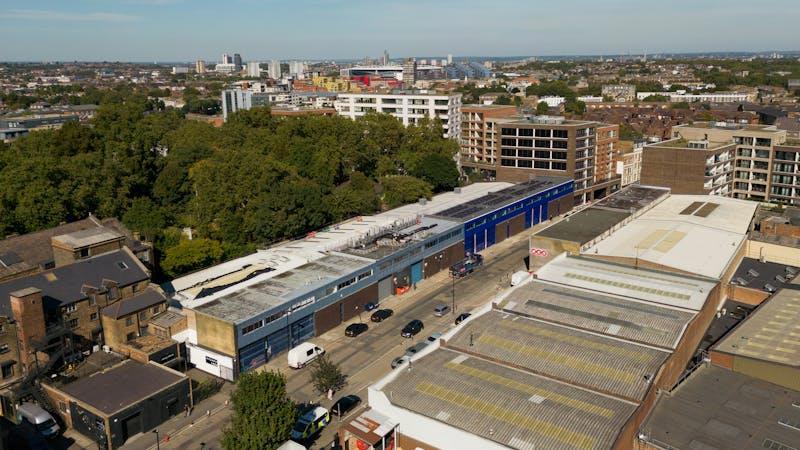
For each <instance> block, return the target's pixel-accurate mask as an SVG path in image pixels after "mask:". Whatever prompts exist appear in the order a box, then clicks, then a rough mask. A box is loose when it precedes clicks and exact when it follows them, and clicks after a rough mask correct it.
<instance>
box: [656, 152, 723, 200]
mask: <svg viewBox="0 0 800 450" xmlns="http://www.w3.org/2000/svg"><path fill="white" fill-rule="evenodd" d="M735 152H736V145H734V144H733V143H732V142H731V143H728V144H724V143H720V142H710V141H708V140H692V141H687V140H686V139H671V140H669V141H664V142H660V143H658V144H653V145H648V146H647V147H645V149H644V154H643V157H642V174H641V182H642V184H645V185H649V186H664V187H668V188H670V189H671V190H672V192H673V193H674V194H711V195H730V194H731V192H732V191H733V166H734V155H735Z"/></svg>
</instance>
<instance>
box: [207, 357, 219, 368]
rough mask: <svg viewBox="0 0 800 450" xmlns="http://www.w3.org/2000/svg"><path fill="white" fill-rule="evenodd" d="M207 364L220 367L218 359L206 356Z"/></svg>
mask: <svg viewBox="0 0 800 450" xmlns="http://www.w3.org/2000/svg"><path fill="white" fill-rule="evenodd" d="M206 364H208V365H210V366H214V367H217V365H219V362H217V360H216V359H214V358H212V357H210V356H206Z"/></svg>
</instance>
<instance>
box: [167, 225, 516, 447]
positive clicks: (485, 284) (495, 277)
mask: <svg viewBox="0 0 800 450" xmlns="http://www.w3.org/2000/svg"><path fill="white" fill-rule="evenodd" d="M528 234H529V233H521V234H520V235H517V236H515V237H513V238H511V239H509V240H507V241H505V242H502V243H500V244H498V245H495V246H493V247H491V248H489V249H487V250H486V251H484V252H481V253H482V254H483V255H484V266H483V267H481V268H480V269H478V270H477V271H475V272H474V273H472V274H471V275H469V276H468V277H466V278H463V279H459V280H457V281H456V282H455V306H456V307H455V310H454V311H452V312H451V313H450V314H447V315H445V316H443V317H435V316H434V315H433V309H434V307H435V306H436V305H438V304H440V303H445V304H447V305H450V306H451V307H452V302H453V283H452V279H451V278H449V276H448V274H447V273H446V271H443V272H441V273H439V274H437V275H435V276H434V277H432V278H429V279H427V280H425V281H424V282H423V283H420V284H419V285H418V289H417V290H412V291H410V292H408V293H406V294H405V295H402V296H400V297H390V298H388V299H386V300H384V301H383V302H381V306H380V307H381V308H390V309H392V310H394V315H393V316H392V317H390V318H389V319H387V320H385V321H383V322H380V323H373V322H371V321H370V320H369V317H370V315H371V312H365V313H363V314H362V317H361V319H362V320H363V321H364V322H366V323H368V324H369V330H368V331H366V332H365V333H363V334H361V335H360V336H357V337H355V338H348V337H346V336H345V335H344V329H345V327H346V326H347V325H349V324H350V323H354V322H358V321H359V318H358V317H356V318H354V319H353V320H351V321H349V322H347V323H343V324H341V325H339V326H338V327H336V328H334V329H332V330H330V331H329V332H327V333H325V334H323V335H322V336H318V337H315V338H314V339H313V342H314V343H316V344H318V345H320V346H322V347H323V348H324V349H325V350H326V352H327V354H328V355H329V356H330V358H331V360H332V361H334V362H336V363H338V364H339V366H340V367H341V369H342V371H343V372H344V373H345V374H346V375H347V376H348V385H347V386H346V387H345V388H344V389H343V390H342V391H341V392H337V393H336V394H335V395H334V397H333V400H328V399H327V398H325V397H324V396H322V395H320V394H319V393H317V392H316V391H315V390H314V388H313V386H312V385H311V382H310V373H311V370H310V368H309V367H306V368H304V369H300V370H292V369H289V368H288V365H287V362H286V355H285V354H283V355H279V356H278V357H276V358H275V359H273V360H272V361H270V362H269V363H268V364H266V365H264V366H262V367H261V368H259V369H257V370H278V371H280V372H282V373H284V374H285V375H286V377H287V391H288V393H289V395H290V397H291V398H292V399H293V400H295V401H296V402H298V403H301V402H309V403H311V404H319V405H322V406H324V407H326V408H329V407H330V406H331V404H332V403H333V401H335V400H336V399H338V398H339V397H341V396H343V395H349V394H355V395H358V396H359V397H361V399H362V402H363V403H362V404H366V402H367V387H368V386H369V385H371V384H372V383H374V382H375V381H377V380H378V379H380V378H382V377H383V376H385V375H386V374H388V373H389V372H390V371H391V370H392V369H391V361H392V359H394V358H395V357H397V356H401V355H403V354H404V353H405V351H406V348H408V347H410V346H412V345H414V344H416V343H418V342H421V341H424V340H425V339H426V338H427V337H428V336H430V335H431V334H433V333H436V332H444V331H446V330H448V329H449V328H451V327H453V326H454V323H453V322H454V320H455V317H456V316H458V314H461V313H462V312H470V311H472V310H473V309H476V308H478V307H481V306H484V305H485V304H486V303H487V302H489V301H491V300H492V299H493V298H494V297H495V296H496V295H498V294H499V293H500V292H501V291H502V290H503V289H505V288H507V287H508V286H509V282H510V276H511V274H512V273H514V272H516V271H519V270H526V266H525V262H524V258H525V257H526V256H527V255H528V240H527V236H528ZM413 319H419V320H422V322H423V323H424V326H425V328H424V329H423V330H422V331H421V332H420V333H419V334H417V335H416V336H415V337H413V338H411V339H407V338H403V337H401V336H400V330H401V329H402V328H403V327H404V326H405V325H406V324H407V323H408V322H409V321H411V320H413ZM357 409H358V408H356V409H354V410H353V411H351V413H350V414H352V413H353V412H355V411H356V410H357ZM347 417H349V416H346V417H344V418H343V420H346V419H347ZM228 420H229V414H228V411H224V414H220V415H218V416H212V417H211V418H210V420H208V421H205V422H201V423H197V424H196V425H195V427H194V428H192V429H190V430H187V432H186V433H181V436H180V437H178V436H176V439H175V440H173V441H172V442H170V443H169V444H167V445H162V447H164V448H167V447H169V448H187V449H188V448H195V449H200V448H202V449H205V450H215V449H221V446H220V445H219V438H220V436H221V433H222V429H223V428H224V426H225V425H226V424H227V422H228ZM338 428H339V419H337V418H336V417H335V416H333V417H332V423H331V424H330V425H328V426H327V427H326V428H325V429H324V430H323V431H322V433H321V434H320V435H319V436H318V437H317V438H316V439H315V441H314V442H312V443H307V445H309V448H330V442H331V441H332V440H333V438H334V435H335V433H336V430H337V429H338Z"/></svg>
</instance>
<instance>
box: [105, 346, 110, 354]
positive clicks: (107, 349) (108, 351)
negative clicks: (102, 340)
mask: <svg viewBox="0 0 800 450" xmlns="http://www.w3.org/2000/svg"><path fill="white" fill-rule="evenodd" d="M103 351H104V352H106V353H111V347H109V346H107V345H104V346H103Z"/></svg>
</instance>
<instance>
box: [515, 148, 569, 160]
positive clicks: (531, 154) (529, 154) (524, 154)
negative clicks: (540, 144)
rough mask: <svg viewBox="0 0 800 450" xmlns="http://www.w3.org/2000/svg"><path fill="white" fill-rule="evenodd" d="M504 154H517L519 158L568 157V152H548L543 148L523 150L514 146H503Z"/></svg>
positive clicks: (561, 158) (562, 158) (563, 158)
mask: <svg viewBox="0 0 800 450" xmlns="http://www.w3.org/2000/svg"><path fill="white" fill-rule="evenodd" d="M500 154H501V155H503V156H516V157H517V158H537V159H560V160H565V159H567V152H548V151H543V150H535V151H534V150H522V149H514V148H503V149H501V151H500Z"/></svg>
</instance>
